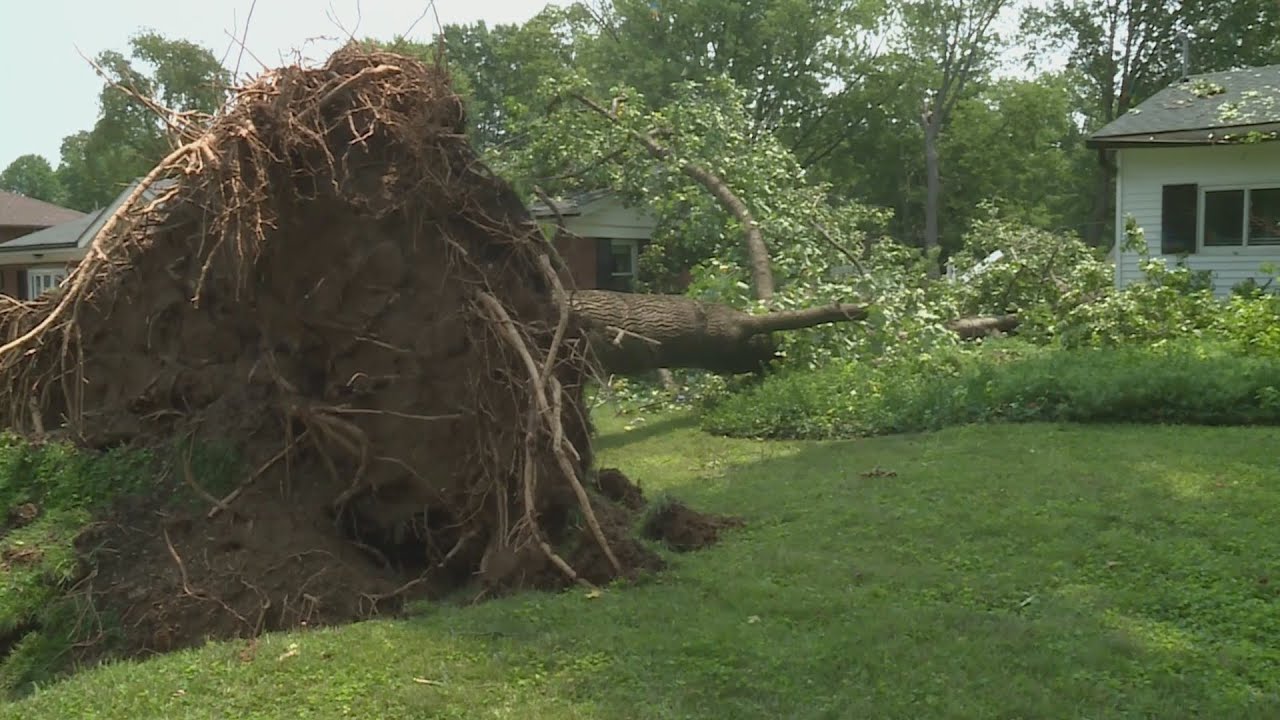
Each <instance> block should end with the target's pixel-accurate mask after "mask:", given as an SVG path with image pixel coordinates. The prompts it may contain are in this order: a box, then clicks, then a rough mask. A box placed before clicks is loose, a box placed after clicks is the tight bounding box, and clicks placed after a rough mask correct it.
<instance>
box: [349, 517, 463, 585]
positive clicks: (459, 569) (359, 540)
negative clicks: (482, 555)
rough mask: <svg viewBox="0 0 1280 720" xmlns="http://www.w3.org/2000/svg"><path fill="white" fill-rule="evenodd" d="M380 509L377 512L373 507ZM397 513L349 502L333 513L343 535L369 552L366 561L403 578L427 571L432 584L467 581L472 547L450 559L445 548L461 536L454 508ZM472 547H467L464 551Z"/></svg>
mask: <svg viewBox="0 0 1280 720" xmlns="http://www.w3.org/2000/svg"><path fill="white" fill-rule="evenodd" d="M379 509H380V510H382V512H378V511H377V510H379ZM397 514H398V515H401V518H397V519H392V518H389V517H387V515H388V513H387V512H386V508H385V507H382V508H370V507H362V506H361V505H360V503H359V502H358V501H357V502H355V503H352V505H351V506H349V507H348V508H347V509H346V510H345V511H344V512H342V513H341V514H340V515H339V516H338V517H337V518H336V521H337V523H338V526H339V528H340V529H341V530H342V533H343V535H344V536H345V537H346V538H347V539H348V540H350V541H351V542H352V544H354V545H355V546H356V547H358V548H360V549H361V550H362V551H364V553H365V554H366V555H367V556H368V557H369V560H370V562H372V563H374V564H376V565H380V566H382V567H384V568H386V569H388V570H391V571H393V572H395V573H397V574H399V575H402V576H404V577H405V578H406V579H412V578H416V577H421V576H422V575H423V574H424V573H426V572H428V571H430V572H431V573H432V575H433V582H432V583H431V584H432V585H435V586H440V585H446V586H457V585H461V584H463V583H465V582H467V580H468V579H470V576H471V573H472V572H473V571H474V569H475V566H476V564H477V563H478V561H479V556H478V552H476V551H477V550H480V549H482V548H468V547H466V546H464V551H463V552H458V553H457V554H455V555H454V556H453V557H452V558H449V560H448V562H447V563H445V565H444V567H440V564H441V563H444V562H445V558H446V556H447V555H448V553H449V551H450V550H452V549H453V548H454V547H455V546H457V544H458V541H459V540H460V539H461V538H462V532H461V528H460V527H459V525H458V523H457V521H456V520H455V519H454V517H453V513H451V512H449V511H447V510H442V509H435V508H428V509H426V510H420V511H417V512H412V513H410V514H408V515H407V516H404V515H403V514H402V513H397ZM466 550H471V552H466Z"/></svg>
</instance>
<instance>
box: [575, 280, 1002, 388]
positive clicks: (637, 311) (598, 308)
mask: <svg viewBox="0 0 1280 720" xmlns="http://www.w3.org/2000/svg"><path fill="white" fill-rule="evenodd" d="M569 306H570V308H571V309H572V311H573V315H574V318H575V319H576V320H577V322H578V324H579V325H580V326H581V327H582V329H583V331H584V332H585V333H586V336H587V340H588V342H589V344H590V347H591V352H592V354H593V355H594V359H595V360H596V362H598V363H599V365H600V367H601V369H603V370H604V371H605V372H608V373H613V374H618V375H636V374H639V373H644V372H649V371H652V370H658V369H663V368H667V369H670V368H697V369H701V370H709V371H711V372H717V373H726V374H737V373H751V372H759V371H760V370H762V369H764V367H765V366H767V365H768V364H769V362H770V361H772V360H774V359H775V358H776V357H777V355H778V344H777V338H776V337H775V335H774V333H777V332H785V331H788V330H800V329H804V328H810V327H816V326H818V325H826V324H829V323H837V322H855V321H859V320H864V319H866V317H867V313H868V310H869V308H868V307H867V306H865V305H855V304H840V305H825V306H820V307H813V308H806V309H804V310H791V311H785V312H772V313H766V314H764V315H749V314H747V313H744V312H742V311H740V310H737V309H734V308H732V307H729V306H728V305H721V304H718V303H708V302H701V301H698V300H694V299H692V298H689V297H685V296H683V295H644V294H632V293H619V292H611V291H608V290H578V291H575V292H573V293H571V294H570V296H569ZM1017 326H1018V317H1017V316H1016V315H992V316H984V317H971V318H959V319H956V320H952V321H951V322H949V323H947V327H948V328H950V329H951V330H952V331H953V332H955V333H956V334H957V335H959V336H960V337H961V338H962V339H965V340H972V339H974V338H979V337H985V336H987V335H991V334H993V333H996V332H1010V331H1012V330H1013V329H1015V328H1016V327H1017Z"/></svg>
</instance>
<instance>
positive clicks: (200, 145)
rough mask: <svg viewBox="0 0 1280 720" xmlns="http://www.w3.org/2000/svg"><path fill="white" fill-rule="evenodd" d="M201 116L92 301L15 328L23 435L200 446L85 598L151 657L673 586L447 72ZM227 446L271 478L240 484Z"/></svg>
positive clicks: (122, 230)
mask: <svg viewBox="0 0 1280 720" xmlns="http://www.w3.org/2000/svg"><path fill="white" fill-rule="evenodd" d="M187 120H188V121H189V124H186V125H184V126H183V127H182V128H181V133H180V135H179V136H178V137H179V138H180V140H179V141H178V142H176V143H175V145H176V147H175V149H174V150H173V151H172V152H171V153H169V154H168V156H167V157H166V158H164V160H163V161H161V162H160V163H159V164H158V165H157V166H156V167H155V168H154V169H153V170H152V171H151V172H150V173H149V174H148V175H147V176H146V177H145V178H143V179H142V180H141V181H140V182H139V183H138V184H137V185H136V186H135V189H134V190H133V191H132V192H131V193H130V194H129V195H128V197H127V198H126V199H125V200H124V202H123V205H122V206H121V207H120V208H119V209H118V210H116V211H114V212H113V213H112V214H111V215H110V216H109V217H108V218H107V219H106V220H105V224H104V225H103V226H102V228H101V230H100V231H99V232H98V233H97V235H96V236H95V238H94V240H93V243H92V246H91V248H90V251H89V253H88V255H87V257H86V258H85V260H84V261H82V262H81V263H80V264H79V265H78V266H77V267H76V268H75V270H74V271H73V272H72V273H71V275H70V277H69V278H68V280H67V283H66V284H65V285H64V286H63V287H62V288H60V289H59V290H57V291H55V292H54V293H51V294H48V295H45V296H43V297H41V298H38V299H36V300H34V301H31V302H18V301H12V300H10V301H5V304H4V305H3V306H0V379H2V380H3V382H2V383H0V388H3V389H0V422H2V423H3V424H4V425H5V426H6V427H9V428H12V429H14V430H15V431H18V432H23V433H26V434H29V435H35V436H47V435H61V436H64V437H67V438H70V439H71V440H74V441H75V442H77V443H79V444H81V445H84V446H89V447H94V448H103V447H114V446H117V445H121V444H128V445H130V446H141V447H144V448H167V449H168V450H176V452H169V451H168V450H166V452H165V453H164V456H165V457H170V458H171V461H170V462H171V466H170V468H169V472H168V473H167V474H168V475H169V476H171V477H173V478H175V481H174V484H173V485H172V486H170V485H164V484H163V483H161V484H160V485H158V486H157V489H156V491H155V492H154V493H153V494H152V496H149V497H143V498H135V499H133V500H131V501H130V502H131V503H133V504H132V505H130V504H126V505H125V506H123V507H122V508H120V509H118V511H117V512H116V513H115V514H114V515H113V518H112V521H111V522H104V523H101V524H98V525H96V526H95V527H94V529H93V530H92V531H91V532H89V533H88V534H86V536H85V537H82V539H81V544H82V545H86V546H93V547H96V546H106V547H109V548H111V549H112V551H113V552H110V553H105V554H100V555H99V557H98V558H97V560H96V562H97V565H96V567H95V569H94V571H93V572H92V573H89V574H87V575H86V576H85V577H84V578H83V579H82V581H81V586H80V588H79V589H78V591H79V592H81V593H82V594H83V596H84V597H86V598H89V599H90V600H91V601H92V603H93V604H95V605H101V604H105V605H107V606H108V607H109V608H110V609H111V610H112V611H113V613H114V614H115V615H116V616H117V617H118V618H119V619H120V621H121V624H122V627H123V628H124V630H125V632H126V634H127V636H128V637H127V638H126V646H127V647H128V648H129V649H132V650H135V651H142V650H167V649H170V648H173V647H177V646H181V645H185V644H189V643H191V642H196V641H198V640H199V639H200V638H202V637H206V636H215V637H226V636H231V635H253V634H257V633H259V632H262V631H266V630H272V629H277V628H285V627H293V626H297V625H299V624H309V625H317V624H326V623H333V622H341V621H346V620H350V619H353V618H359V617H366V616H368V615H370V614H372V613H375V612H378V611H379V610H381V609H386V608H388V607H391V606H395V605H398V604H399V603H400V602H401V601H402V600H404V599H406V598H414V597H423V596H426V597H430V596H432V595H433V594H434V593H437V592H444V591H447V590H451V589H453V588H455V587H458V586H460V585H464V584H468V583H470V582H472V581H473V580H477V579H478V582H479V584H480V586H481V590H482V592H484V593H490V594H492V593H498V592H504V591H508V590H512V589H518V588H523V587H530V586H533V587H560V586H564V585H566V584H571V583H583V584H591V583H601V582H605V581H608V580H610V579H613V578H617V577H619V576H629V575H633V574H634V573H636V572H637V571H639V570H642V569H646V568H656V567H660V566H661V560H660V558H659V556H657V555H656V554H654V553H653V552H652V551H651V550H649V549H647V548H646V547H645V546H644V545H642V544H641V543H639V542H638V541H637V540H636V539H635V538H633V537H632V536H631V534H630V527H631V517H632V516H631V513H633V512H635V511H636V510H637V507H636V504H635V503H634V502H632V500H634V495H635V493H634V492H633V491H634V490H635V488H634V487H630V488H628V487H625V482H622V483H620V482H619V480H618V475H617V473H612V474H606V473H601V472H596V470H595V468H594V467H593V457H592V448H591V443H590V426H589V422H588V419H587V416H586V409H585V406H584V402H583V385H584V381H585V379H586V377H587V374H588V368H589V366H588V363H587V360H586V355H587V347H586V345H587V344H586V343H584V342H583V341H582V339H581V338H582V336H581V333H580V328H579V323H578V320H577V319H576V318H575V312H574V310H573V308H572V307H571V306H570V304H569V302H568V299H567V297H568V293H567V292H566V291H565V289H564V288H563V287H562V286H561V284H560V281H559V278H558V276H557V274H556V272H555V268H554V265H553V261H552V257H551V255H550V254H549V252H548V251H549V248H548V246H547V244H546V241H545V238H544V237H543V235H542V232H541V231H540V229H539V228H538V226H537V225H536V224H535V223H534V222H533V220H532V218H531V217H530V215H529V213H528V211H527V209H526V208H525V207H524V205H523V203H522V202H521V200H520V197H519V195H518V194H517V193H516V192H515V191H514V190H513V189H512V187H511V186H510V185H509V184H508V183H506V182H505V181H504V180H502V179H501V178H499V177H498V176H496V175H494V174H493V173H491V172H489V171H488V170H487V169H486V167H485V166H484V165H483V164H482V163H481V162H480V161H479V159H478V158H477V157H476V155H475V154H474V152H473V151H472V149H471V148H470V146H469V145H468V143H467V141H466V139H465V135H464V133H463V132H462V129H463V123H464V113H463V108H462V102H461V100H460V99H459V98H458V96H457V95H456V94H455V93H454V91H453V90H452V87H451V84H450V79H449V76H448V74H447V72H445V71H444V70H443V69H442V68H441V67H440V66H439V65H438V64H430V63H423V62H420V61H418V60H414V59H411V58H407V57H404V56H401V55H395V54H389V53H379V52H369V51H366V50H362V49H360V48H358V47H356V46H348V47H346V48H344V49H342V50H340V51H338V52H337V53H335V54H334V55H333V56H332V57H331V58H330V59H329V60H328V61H327V63H325V64H324V65H323V66H322V67H318V68H311V69H308V68H302V67H296V66H294V67H285V68H282V69H280V70H276V71H271V72H268V73H266V74H265V75H263V76H262V77H260V78H258V79H257V80H256V81H254V82H252V83H250V84H248V85H247V86H246V87H244V88H242V89H240V90H238V91H237V92H236V93H235V94H234V96H233V97H232V98H231V100H230V101H229V103H228V104H227V106H226V107H224V108H223V109H222V110H220V111H219V112H218V113H217V114H216V115H215V116H213V117H211V118H201V119H197V118H193V117H191V116H188V117H187ZM209 441H217V442H219V443H224V444H227V443H229V444H230V445H232V446H233V447H234V449H235V450H236V454H237V456H238V457H240V458H242V459H243V461H244V472H243V475H241V476H240V477H237V478H235V479H234V480H235V482H234V484H233V486H232V487H231V488H230V489H229V490H228V489H227V488H219V489H217V490H216V491H215V490H214V489H211V488H210V487H208V483H209V482H210V481H211V478H209V477H208V476H207V475H206V474H204V473H202V472H200V470H199V467H198V466H197V465H196V464H194V463H193V462H192V453H193V452H194V451H195V448H196V447H197V446H201V445H202V443H205V442H209ZM184 449H185V450H184ZM606 476H607V477H608V478H611V479H610V480H609V482H608V483H606V482H604V479H605V478H606ZM162 489H167V490H168V491H174V492H176V491H178V490H181V491H182V492H183V493H185V496H186V497H187V498H188V500H194V501H195V504H196V507H197V509H196V510H195V511H191V510H190V506H189V505H186V506H184V505H182V504H181V503H177V504H175V500H174V498H173V497H171V496H170V495H168V494H167V492H162V491H161V490H162ZM618 498H628V499H629V500H628V502H622V503H615V502H612V501H611V499H618ZM161 511H163V515H164V516H165V517H167V518H168V519H166V520H164V521H163V522H161V521H159V520H157V518H158V517H161V515H162V513H161ZM686 520H688V517H686ZM712 524H713V525H714V524H715V523H712ZM92 616H96V615H92Z"/></svg>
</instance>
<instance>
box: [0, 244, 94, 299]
mask: <svg viewBox="0 0 1280 720" xmlns="http://www.w3.org/2000/svg"><path fill="white" fill-rule="evenodd" d="M4 261H5V257H4V255H3V254H0V295H8V296H9V297H12V298H18V299H19V300H28V299H30V298H28V297H27V285H26V281H27V274H26V271H27V270H30V269H31V268H46V267H58V266H62V267H65V268H66V269H67V272H68V273H70V272H71V270H72V269H73V268H74V267H75V266H76V264H77V263H78V262H79V261H78V260H68V261H64V262H27V263H6V262H4Z"/></svg>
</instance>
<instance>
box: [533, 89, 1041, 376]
mask: <svg viewBox="0 0 1280 720" xmlns="http://www.w3.org/2000/svg"><path fill="white" fill-rule="evenodd" d="M632 94H633V93H632V91H628V90H626V89H622V90H620V91H619V94H618V95H617V97H615V98H614V99H613V100H612V102H610V103H609V104H608V106H606V105H605V104H604V103H601V102H599V101H597V100H595V99H593V98H592V97H591V96H590V94H589V92H588V90H587V89H586V88H585V87H584V86H583V84H582V83H579V84H575V83H574V81H572V80H570V81H568V82H567V83H565V84H564V85H562V86H556V85H552V86H551V88H550V97H551V102H550V105H551V108H552V109H551V111H550V112H549V113H548V115H546V116H544V117H541V118H539V119H538V120H537V121H535V123H534V128H533V129H532V130H531V131H530V132H529V133H528V136H529V137H532V138H538V139H539V140H535V141H534V142H533V143H532V144H531V145H530V146H529V147H528V148H527V151H526V154H525V155H524V156H523V157H520V158H518V159H517V160H516V161H515V163H514V164H516V165H518V166H520V167H521V169H520V174H523V175H527V176H531V177H534V178H538V179H543V178H545V177H547V176H548V175H551V176H553V177H554V178H555V179H557V180H561V181H563V180H565V179H566V178H572V179H573V180H574V181H575V182H577V183H579V184H582V183H585V184H587V185H592V184H595V185H601V184H604V185H608V186H614V187H621V188H622V189H623V192H624V194H629V195H631V196H632V197H633V198H635V199H637V200H639V199H641V198H643V201H644V202H645V203H646V205H649V206H651V207H654V209H655V210H656V211H657V213H658V214H659V216H660V217H661V218H662V220H661V222H660V225H659V228H658V238H657V239H656V241H655V243H654V246H651V252H648V253H646V259H648V260H652V258H653V257H655V256H656V257H657V258H658V260H657V262H658V263H662V262H664V261H665V263H666V265H667V267H666V268H659V269H660V270H661V269H665V270H668V271H670V270H674V269H676V267H678V266H679V265H681V264H682V263H683V264H685V265H686V267H687V265H690V264H692V265H700V264H703V263H705V261H706V260H707V259H708V257H715V256H720V257H726V258H730V262H731V263H734V264H736V265H737V266H738V267H739V268H740V269H741V270H743V271H744V272H743V275H744V277H743V279H742V281H741V282H740V283H739V284H740V285H741V286H744V287H746V288H748V289H749V295H748V294H744V296H743V297H741V298H739V300H740V301H741V302H739V303H738V307H735V306H734V305H733V304H731V303H729V302H711V301H700V300H696V299H693V298H691V297H689V296H688V295H676V294H660V293H644V294H630V293H617V292H610V291H602V290H578V291H576V292H573V293H572V294H571V305H572V307H573V310H574V314H575V316H576V317H577V318H578V319H579V320H580V321H581V323H582V324H583V326H584V328H585V329H586V331H587V332H588V336H589V337H590V338H591V341H592V342H591V345H592V348H593V351H594V354H595V356H596V358H597V360H598V361H599V363H600V365H601V366H602V367H603V368H604V369H605V370H607V371H609V372H613V373H622V374H628V373H638V372H643V371H646V370H652V369H656V368H700V369H706V370H711V371H715V372H727V373H742V372H753V371H757V370H759V369H761V368H762V367H763V366H765V365H766V364H767V363H768V362H769V361H771V360H772V359H774V358H776V357H777V355H778V348H779V343H778V337H777V335H776V333H778V332H781V331H789V330H801V329H806V328H813V327H816V326H819V325H826V324H831V323H848V322H855V321H861V320H865V319H867V317H868V316H869V313H870V310H871V308H872V301H859V302H848V301H847V299H848V298H851V297H852V298H857V297H859V296H858V295H857V293H856V291H855V290H854V289H853V287H852V286H851V285H850V284H847V283H839V282H829V281H825V280H824V279H823V278H821V277H819V276H820V274H821V272H822V269H823V268H825V267H826V265H829V264H831V263H833V262H835V263H841V262H843V263H847V264H850V265H852V266H854V267H859V266H860V264H861V263H862V261H864V260H865V259H867V256H868V254H869V244H870V242H871V240H870V238H869V237H868V236H867V233H866V232H865V227H866V226H868V225H872V224H874V223H875V222H876V221H877V217H876V213H874V212H873V211H871V210H869V209H867V208H864V207H862V206H860V205H858V204H856V203H849V202H844V203H839V202H832V201H831V200H830V197H829V195H830V189H829V188H826V187H823V186H821V185H814V184H811V183H809V182H808V181H807V180H806V179H805V177H804V172H803V171H802V170H801V168H800V167H799V165H798V164H797V163H796V162H795V160H794V158H793V157H792V156H791V155H790V154H789V153H788V152H787V151H785V150H784V149H782V147H781V146H780V145H779V144H778V143H777V142H776V140H773V139H771V138H770V137H768V136H765V137H754V138H752V137H751V136H750V134H749V133H748V132H747V131H746V125H747V122H748V121H747V119H746V117H745V113H743V112H742V109H741V98H740V96H739V94H738V93H737V92H736V91H735V89H734V88H733V86H732V84H731V83H729V82H728V81H722V82H721V83H718V84H717V83H712V84H709V85H700V84H693V83H690V84H686V86H684V87H683V88H682V89H681V92H680V93H679V95H678V99H677V101H676V102H675V103H673V105H672V106H671V107H670V108H666V109H665V110H664V111H663V112H653V113H649V112H645V111H642V110H635V109H631V108H632V105H633V104H636V103H637V102H642V100H637V99H636V98H633V97H632V96H631V95H632ZM584 139H585V140H584ZM680 144H684V145H685V146H688V147H684V148H681V147H679V145H680ZM590 154H595V155H596V156H597V157H596V158H595V159H591V158H584V155H590ZM522 163H523V164H522ZM575 163H576V164H577V166H578V167H580V168H582V169H581V170H578V171H573V172H570V173H567V174H566V173H564V172H562V171H563V169H564V167H565V166H572V165H574V164H575ZM560 185H561V186H562V187H563V186H565V185H566V183H563V182H561V183H560ZM569 186H571V184H570V185H569ZM535 191H536V192H537V193H538V194H539V195H541V196H542V197H543V199H544V201H545V202H546V203H547V204H548V205H550V206H552V207H553V208H554V207H555V205H554V202H553V201H552V200H551V198H549V197H547V195H546V193H545V191H544V190H543V189H542V188H541V187H535ZM673 198H674V199H673ZM753 205H754V206H756V207H764V208H767V209H768V210H767V213H768V215H769V217H768V218H767V220H761V219H758V218H757V216H756V213H755V212H754V211H753V209H752V206H753ZM722 219H723V222H722V221H721V220H722ZM561 231H562V232H563V231H564V228H563V223H561ZM735 234H736V239H735V238H734V237H733V236H734V235H735ZM766 234H769V235H771V236H772V239H771V242H772V244H773V245H774V248H775V250H774V252H771V251H770V247H769V245H770V241H769V240H766ZM850 239H852V240H853V241H854V243H856V244H857V246H858V247H854V248H850V247H849V246H848V243H849V240H850ZM654 247H656V248H657V252H656V253H655V252H652V249H653V248H654ZM775 255H776V256H778V257H775ZM652 264H653V263H652V262H651V265H652ZM780 267H781V272H782V273H783V274H784V278H783V280H782V281H781V282H779V279H778V278H777V277H776V274H777V272H779V268H780ZM780 286H781V287H782V288H783V289H782V290H780V289H779V288H780ZM866 290H867V288H865V287H864V288H862V291H863V292H865V291H866ZM741 306H748V307H749V308H750V309H751V310H752V311H748V310H744V309H743V308H742V307H741ZM1017 322H1018V320H1017V318H1016V317H1015V316H1013V315H1008V314H998V315H991V316H982V317H966V318H959V319H955V320H952V321H950V322H948V323H946V324H945V325H946V327H947V328H949V329H950V330H951V331H953V332H955V333H957V334H959V335H960V336H961V337H964V338H970V337H976V336H981V335H985V334H988V333H990V332H992V331H996V330H1000V331H1008V330H1011V329H1012V328H1014V327H1015V326H1016V325H1017Z"/></svg>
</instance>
